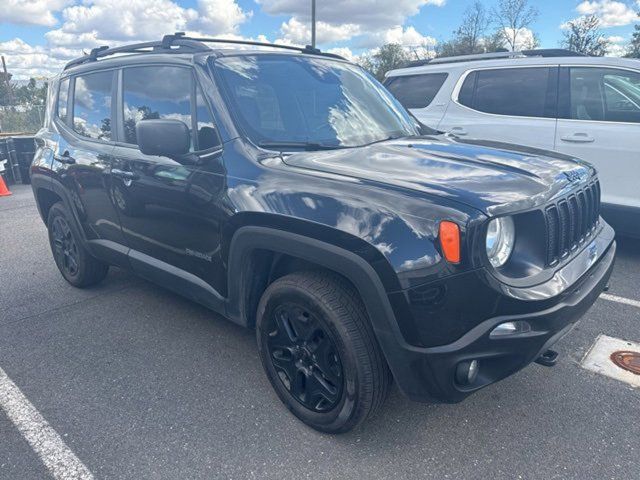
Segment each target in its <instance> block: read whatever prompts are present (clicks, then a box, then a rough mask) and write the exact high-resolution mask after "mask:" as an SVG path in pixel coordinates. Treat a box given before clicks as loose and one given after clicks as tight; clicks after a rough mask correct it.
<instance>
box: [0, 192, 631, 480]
mask: <svg viewBox="0 0 640 480" xmlns="http://www.w3.org/2000/svg"><path fill="white" fill-rule="evenodd" d="M12 190H13V192H14V195H12V196H11V197H3V198H0V376H1V375H2V371H4V372H5V373H6V375H7V376H8V377H9V378H10V379H11V381H12V382H13V384H15V385H16V386H17V387H18V388H19V390H20V391H21V392H22V394H23V395H24V397H26V399H28V401H29V402H30V404H31V405H33V407H35V409H36V410H37V412H39V415H41V417H42V418H44V419H46V422H48V425H49V426H50V427H51V428H52V429H53V430H54V431H55V432H57V434H58V435H59V437H60V438H61V439H62V440H63V442H64V444H65V445H66V446H67V447H68V448H69V449H70V451H72V452H73V453H74V454H75V456H77V458H78V459H79V460H80V461H81V462H82V464H83V465H84V466H86V469H87V470H88V471H89V472H91V474H92V475H93V476H94V477H95V478H119V479H120V478H131V479H141V478H180V479H182V478H189V479H197V478H238V479H242V478H260V479H262V478H296V479H298V478H307V477H313V478H317V477H320V478H367V479H378V478H434V479H445V478H452V479H467V478H482V479H486V478H491V479H502V478H504V479H514V478H522V479H538V478H545V479H573V478H575V479H587V478H595V479H640V442H639V439H640V421H639V419H640V390H639V389H634V388H632V387H630V386H628V385H627V384H624V383H621V382H618V381H616V380H613V379H609V378H607V377H603V376H600V375H597V374H594V373H591V372H589V371H586V370H584V369H582V368H581V367H580V366H579V362H580V360H581V358H582V357H583V356H584V354H585V353H586V352H587V351H588V349H589V348H590V346H591V345H592V344H593V342H594V341H595V339H596V338H597V336H598V335H599V334H601V333H604V334H606V335H610V336H613V337H618V338H623V339H626V340H632V341H636V342H637V341H640V308H638V306H635V305H633V302H629V304H624V303H620V302H618V301H613V300H612V298H615V297H608V298H609V299H608V300H607V299H600V300H598V301H597V303H596V304H595V305H594V307H593V308H592V309H591V310H590V311H589V312H588V313H587V315H586V316H585V317H584V318H583V320H582V322H581V323H580V324H579V325H578V327H577V328H576V329H574V331H573V332H572V333H571V334H570V335H569V336H567V337H565V338H564V339H563V340H562V341H561V342H560V343H559V344H558V345H557V347H556V349H557V350H558V351H559V352H560V354H561V358H560V360H559V362H558V365H556V366H555V367H554V368H545V367H542V366H538V365H532V366H530V367H528V368H527V369H525V370H523V371H522V372H520V373H518V374H516V375H514V376H512V377H511V378H508V379H506V380H505V381H503V382H501V383H499V384H497V385H493V386H490V387H488V388H486V389H484V390H482V391H480V392H479V393H477V394H476V395H474V396H472V397H470V398H469V399H468V400H466V401H465V402H463V403H462V404H458V405H425V404H418V403H412V402H410V401H408V400H406V399H405V398H404V397H402V396H401V395H400V394H399V393H398V391H397V390H394V391H393V392H392V394H391V396H390V398H389V400H388V402H387V404H386V406H385V407H384V408H383V411H382V412H381V414H380V415H379V416H378V417H376V418H375V419H373V420H372V421H370V422H368V423H366V424H365V425H364V426H363V427H362V428H360V429H359V430H357V431H354V432H351V433H349V434H346V435H342V436H328V435H322V434H319V433H317V432H315V431H313V430H311V429H310V428H307V427H306V426H304V425H303V424H302V423H300V422H299V421H298V420H297V419H296V418H295V417H293V416H292V415H291V414H289V413H288V411H287V410H286V409H285V408H284V406H283V405H282V404H281V403H280V402H279V400H278V399H277V397H276V395H275V393H274V392H273V391H272V389H271V387H270V385H269V384H268V381H267V380H266V378H265V376H264V375H263V372H262V367H261V365H260V360H259V358H258V356H257V352H256V348H255V339H254V332H252V331H247V330H244V329H242V328H240V327H237V326H235V325H234V324H232V323H230V322H228V321H226V320H224V319H223V318H221V317H219V316H217V315H216V314H214V313H211V312H210V311H208V310H206V309H205V308H203V307H200V306H199V305H197V304H194V303H191V302H189V301H187V300H184V299H182V298H181V297H178V296H176V295H174V294H172V293H170V292H168V291H166V290H163V289H161V288H158V287H156V286H154V285H152V284H150V283H148V282H146V281H144V280H141V279H138V278H136V277H134V276H132V275H131V274H129V273H127V272H125V271H121V270H117V269H112V270H111V272H110V274H109V276H108V278H107V280H106V281H105V282H104V283H102V284H101V285H99V286H98V287H95V288H91V289H87V290H77V289H75V288H73V287H71V286H70V285H68V284H67V283H66V282H65V281H64V280H63V278H62V277H61V276H60V274H59V273H58V271H57V270H56V267H55V265H54V262H53V260H52V258H51V253H50V250H49V246H48V243H47V235H46V230H45V227H44V225H43V223H42V221H41V220H40V218H39V216H38V213H37V210H36V207H35V203H34V201H33V197H32V194H31V190H30V187H28V186H21V185H18V186H13V187H12ZM609 294H611V295H614V296H616V297H622V298H626V299H629V300H632V301H640V242H637V241H631V240H625V239H623V240H622V241H621V242H620V249H619V255H618V260H617V265H616V269H615V272H614V275H613V278H612V280H611V291H610V292H609ZM47 475H48V471H47V469H46V468H45V466H44V465H43V463H42V462H41V460H40V457H39V456H38V454H37V453H36V451H34V449H33V448H32V444H31V443H30V442H28V441H27V440H26V439H25V436H24V433H23V432H21V431H20V430H19V429H18V428H17V427H16V425H15V423H14V422H12V421H11V420H10V419H9V417H8V416H7V415H6V414H5V412H4V411H3V410H2V408H0V478H7V479H29V478H43V477H44V478H46V477H47Z"/></svg>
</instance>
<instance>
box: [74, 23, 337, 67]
mask: <svg viewBox="0 0 640 480" xmlns="http://www.w3.org/2000/svg"><path fill="white" fill-rule="evenodd" d="M205 43H223V44H231V45H251V46H256V47H272V48H281V49H285V50H294V51H297V52H301V53H307V54H311V55H322V56H325V57H332V58H338V59H340V60H344V57H341V56H340V55H336V54H334V53H327V52H322V51H320V50H319V49H317V48H314V47H312V46H311V45H307V46H306V47H295V46H293V45H279V44H276V43H267V42H254V41H251V40H231V39H226V38H197V37H187V36H186V34H185V32H176V33H173V34H170V35H165V36H164V37H162V40H161V41H159V42H144V43H134V44H132V45H123V46H121V47H113V48H110V47H109V46H107V45H103V46H101V47H97V48H94V49H92V50H91V52H90V53H89V54H88V55H84V56H82V57H79V58H76V59H74V60H71V61H70V62H69V63H67V64H66V65H65V66H64V70H67V69H69V68H71V67H75V66H77V65H82V64H83V63H87V62H95V61H96V60H98V59H99V58H103V57H108V56H109V55H115V54H117V53H144V52H149V50H151V52H156V53H158V52H173V53H198V52H205V51H211V50H212V49H211V48H209V47H207V46H206V45H205ZM175 47H177V48H175Z"/></svg>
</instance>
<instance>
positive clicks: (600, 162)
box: [555, 67, 640, 208]
mask: <svg viewBox="0 0 640 480" xmlns="http://www.w3.org/2000/svg"><path fill="white" fill-rule="evenodd" d="M561 85H562V87H561V88H562V90H561V91H562V92H563V94H562V95H561V99H563V100H564V103H563V104H562V103H561V110H562V112H561V113H562V115H561V116H562V117H563V118H560V119H559V120H558V128H557V132H556V141H555V148H556V150H558V151H559V152H562V153H567V154H569V155H574V156H576V157H578V158H581V159H583V160H586V161H588V162H590V163H592V164H593V165H594V166H595V167H596V169H597V170H598V177H599V178H600V183H601V189H602V202H603V203H604V204H608V205H616V206H623V207H633V208H640V188H639V187H638V174H637V173H638V169H639V168H640V151H639V149H638V146H639V145H640V141H639V140H638V139H639V138H640V72H637V71H632V70H623V69H614V68H602V67H566V68H563V69H562V73H561Z"/></svg>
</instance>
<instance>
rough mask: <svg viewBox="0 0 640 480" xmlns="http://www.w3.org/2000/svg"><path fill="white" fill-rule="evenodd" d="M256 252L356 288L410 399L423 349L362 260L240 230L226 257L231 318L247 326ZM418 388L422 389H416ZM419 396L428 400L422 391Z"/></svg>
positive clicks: (260, 230)
mask: <svg viewBox="0 0 640 480" xmlns="http://www.w3.org/2000/svg"><path fill="white" fill-rule="evenodd" d="M255 249H265V250H269V251H273V252H276V253H284V254H287V255H291V256H295V257H298V258H301V259H303V260H306V261H309V262H312V263H315V264H317V265H319V266H322V267H324V268H327V269H329V270H332V271H334V272H336V273H338V274H340V275H342V276H344V277H345V278H347V279H348V280H349V281H350V282H351V283H352V284H353V285H354V286H355V288H356V289H357V290H358V293H359V294H360V296H361V298H362V301H363V303H364V305H365V307H366V309H367V313H368V316H369V319H370V321H371V325H372V327H373V331H374V333H375V335H376V338H377V340H378V343H379V344H380V347H381V348H382V351H383V353H384V356H385V358H386V360H387V364H388V365H389V368H390V369H391V372H392V373H393V375H394V378H395V380H396V382H397V384H398V386H399V387H400V389H401V390H402V391H403V392H404V393H405V394H406V395H408V396H409V397H416V395H413V393H414V389H415V388H416V387H418V385H420V384H424V380H422V381H419V379H417V378H416V373H415V370H414V369H412V368H411V363H412V361H415V355H416V354H418V353H419V350H420V348H419V347H414V346H412V345H410V344H408V343H407V342H406V340H405V339H404V337H403V336H402V333H401V331H400V328H399V326H398V323H397V321H396V317H395V314H394V311H393V308H392V306H391V303H390V301H389V297H388V295H387V292H386V291H385V289H384V286H383V284H382V281H381V280H380V278H379V277H378V274H377V273H376V271H375V270H374V269H373V267H372V266H371V265H370V264H369V263H368V262H367V261H366V260H365V259H363V258H362V257H360V256H359V255H357V254H356V253H353V252H351V251H348V250H345V249H344V248H341V247H339V246H336V245H333V244H330V243H326V242H323V241H320V240H317V239H314V238H309V237H305V236H303V235H299V234H296V233H292V232H287V231H284V230H278V229H273V228H269V227H260V226H245V227H241V228H239V229H238V230H237V231H236V232H235V234H234V235H233V238H232V241H231V248H230V251H229V257H228V298H227V309H226V314H227V317H228V318H230V319H232V320H234V321H235V322H237V323H240V324H242V325H245V326H247V323H248V322H247V319H246V318H247V317H246V315H245V312H243V298H244V291H243V289H244V285H246V284H247V283H246V281H245V280H246V275H247V274H250V272H247V269H246V268H245V266H246V262H247V261H248V259H249V255H250V254H251V252H252V251H253V250H255ZM418 388H419V387H418ZM421 397H424V394H423V392H421Z"/></svg>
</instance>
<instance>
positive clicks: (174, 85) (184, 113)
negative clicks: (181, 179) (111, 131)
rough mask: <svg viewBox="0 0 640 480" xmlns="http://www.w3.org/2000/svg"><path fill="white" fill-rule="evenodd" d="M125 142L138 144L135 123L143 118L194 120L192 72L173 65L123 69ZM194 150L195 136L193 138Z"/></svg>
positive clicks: (187, 121)
mask: <svg viewBox="0 0 640 480" xmlns="http://www.w3.org/2000/svg"><path fill="white" fill-rule="evenodd" d="M123 74H124V78H123V98H122V99H123V109H124V112H123V114H124V141H125V142H126V143H131V144H134V145H137V144H138V140H137V138H136V124H137V123H138V122H139V121H141V120H149V119H158V118H166V119H172V120H180V121H182V122H184V123H185V124H186V125H187V126H188V127H189V130H190V131H191V130H192V123H191V88H192V83H191V82H192V76H191V71H190V70H189V69H187V68H180V67H170V66H148V67H131V68H125V69H124V72H123ZM191 150H192V151H193V136H192V140H191Z"/></svg>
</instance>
